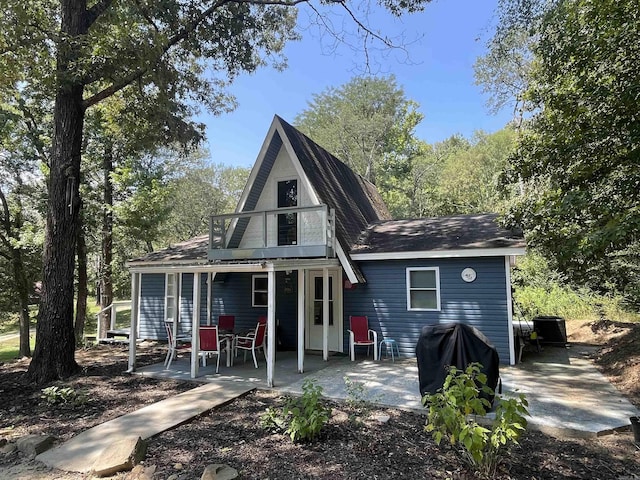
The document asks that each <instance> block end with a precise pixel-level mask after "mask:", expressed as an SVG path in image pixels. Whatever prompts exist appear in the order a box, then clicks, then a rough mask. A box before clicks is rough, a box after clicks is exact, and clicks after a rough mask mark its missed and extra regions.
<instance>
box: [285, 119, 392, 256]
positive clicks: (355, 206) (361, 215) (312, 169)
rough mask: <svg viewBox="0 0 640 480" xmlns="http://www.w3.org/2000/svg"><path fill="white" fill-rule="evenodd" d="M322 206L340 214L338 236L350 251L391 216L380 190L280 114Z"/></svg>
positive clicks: (338, 217) (337, 227)
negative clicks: (371, 228)
mask: <svg viewBox="0 0 640 480" xmlns="http://www.w3.org/2000/svg"><path fill="white" fill-rule="evenodd" d="M276 119H277V120H278V121H279V122H280V125H281V126H282V129H283V131H284V133H285V135H286V140H288V142H289V144H290V145H291V147H292V148H293V151H294V152H295V155H296V157H297V159H298V161H299V162H300V165H301V166H302V168H303V170H304V173H305V174H306V176H307V178H308V179H309V182H310V183H311V185H312V186H313V189H314V190H315V192H316V194H317V196H318V198H319V199H320V201H321V202H322V203H326V204H327V205H329V207H331V208H334V209H335V211H336V230H337V233H336V235H337V237H338V239H339V240H340V241H341V243H342V245H343V246H344V247H346V248H347V250H348V249H349V248H350V247H351V246H352V245H353V244H354V243H355V242H356V241H357V239H358V237H359V236H360V234H361V233H362V232H363V231H364V230H365V229H366V228H367V227H368V226H369V224H371V223H374V222H378V221H381V220H390V219H391V215H390V214H389V210H388V209H387V206H386V205H385V203H384V201H383V200H382V197H381V196H380V194H379V193H378V190H377V189H376V187H375V186H374V185H373V184H372V183H371V182H368V181H367V180H365V179H364V178H363V177H362V176H360V175H358V174H356V173H355V172H354V171H353V170H351V169H350V168H349V167H348V166H347V165H345V164H344V163H342V162H341V161H340V160H338V159H337V158H336V157H334V156H333V155H332V154H331V153H329V152H328V151H326V150H325V149H324V148H322V147H321V146H320V145H318V144H317V143H315V142H314V141H313V140H311V139H310V138H309V137H307V136H306V135H305V134H303V133H302V132H300V131H299V130H297V129H296V128H294V127H292V126H291V125H289V124H288V123H287V122H285V121H284V120H283V119H282V118H280V117H278V116H277V115H276Z"/></svg>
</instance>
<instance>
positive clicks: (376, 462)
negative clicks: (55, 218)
mask: <svg viewBox="0 0 640 480" xmlns="http://www.w3.org/2000/svg"><path fill="white" fill-rule="evenodd" d="M567 329H568V333H569V338H570V341H571V342H575V343H589V344H598V345H601V348H600V350H599V351H598V353H597V354H596V355H595V357H594V362H595V363H596V364H597V365H598V366H599V368H601V370H602V371H603V372H604V373H605V374H606V375H608V376H609V378H610V379H611V381H612V382H613V383H614V384H615V385H616V386H617V387H618V388H619V389H620V390H621V391H622V392H623V393H624V394H625V395H626V396H627V397H628V398H629V399H630V400H631V401H632V402H633V403H634V404H635V405H636V406H638V407H640V390H639V389H640V324H623V323H618V322H610V321H599V322H595V323H575V322H569V323H568V324H567ZM139 352H141V353H140V355H139V360H140V362H141V363H142V364H148V363H153V362H158V361H161V359H162V356H163V355H164V352H165V350H164V348H162V346H157V345H155V344H148V345H146V346H143V347H142V348H141V349H139ZM77 360H78V362H79V363H80V364H81V365H82V366H83V371H82V373H81V374H80V375H78V376H77V377H75V378H73V379H70V380H68V381H66V382H64V383H60V384H59V385H60V386H69V387H72V388H74V389H76V390H83V391H84V392H85V393H86V402H85V403H84V404H82V405H77V406H73V405H58V406H49V405H46V403H45V402H43V400H42V399H41V388H43V387H44V386H35V385H32V384H30V383H28V382H27V381H26V380H25V379H24V371H25V370H26V368H27V365H28V361H27V360H18V361H15V362H10V363H6V364H4V365H1V366H0V395H1V397H0V398H2V402H1V404H0V443H2V442H3V441H4V440H6V441H9V442H11V441H12V440H15V439H16V438H19V437H21V436H24V435H26V434H32V433H38V434H49V435H53V436H55V437H56V438H57V439H58V440H59V441H64V440H66V439H68V438H71V437H72V436H73V435H75V434H76V433H79V432H80V431H83V430H85V429H87V428H90V427H92V426H94V425H97V424H99V423H102V422H104V421H107V420H109V419H112V418H115V417H117V416H120V415H122V414H124V413H127V412H130V411H133V410H135V409H138V408H140V407H142V406H144V405H147V404H149V403H152V402H156V401H159V400H161V399H163V398H166V397H167V396H170V395H174V394H176V393H179V392H183V391H185V390H188V389H189V388H192V387H193V386H195V385H194V384H191V383H180V382H175V381H164V380H155V379H150V378H145V377H140V376H133V375H128V374H126V373H124V371H125V370H126V363H127V351H126V349H125V348H124V347H119V346H100V347H95V348H92V349H87V350H81V351H78V353H77ZM282 401H283V399H282V398H281V397H279V396H278V395H277V394H276V393H273V392H267V391H256V392H254V393H252V394H249V395H247V396H246V397H243V398H240V399H237V400H235V401H234V402H232V403H230V404H228V405H226V406H223V407H221V408H218V409H216V410H214V411H212V412H210V413H209V414H206V415H203V416H201V417H198V418H196V419H194V420H193V421H192V422H190V423H187V424H184V425H182V426H180V427H178V428H175V429H173V430H170V431H167V432H164V433H163V434H161V435H159V436H157V437H155V438H153V439H152V440H151V441H150V443H149V448H148V452H147V457H146V460H145V465H146V466H147V467H149V466H155V468H156V470H155V472H156V473H155V475H154V476H153V478H154V479H167V478H170V477H171V476H172V475H175V476H174V477H172V478H174V479H181V480H182V479H200V477H201V475H202V471H203V470H204V467H205V466H206V465H208V464H212V463H222V464H227V465H230V466H231V467H233V468H235V469H237V470H238V471H239V472H240V478H243V479H271V480H276V479H285V480H286V479H323V480H324V479H326V480H329V479H331V480H340V479H360V478H362V479H396V478H407V479H418V478H434V479H438V478H442V479H445V478H449V479H475V478H479V477H478V476H477V475H476V474H475V473H474V472H473V471H472V470H470V469H469V468H468V467H467V466H466V465H465V464H464V463H463V462H462V461H461V460H460V459H459V457H458V456H457V455H456V453H455V451H454V450H453V449H452V448H450V447H446V446H445V447H438V446H436V445H435V444H434V442H433V441H432V440H431V439H430V436H429V435H428V434H427V433H426V432H424V428H423V427H424V421H425V417H424V416H423V415H420V414H416V413H410V412H405V411H400V410H394V409H383V410H373V411H372V412H370V414H369V415H364V416H360V418H359V419H354V411H353V410H351V409H350V408H349V407H348V406H347V405H345V404H338V403H330V404H329V405H330V406H331V407H332V416H331V420H330V422H329V424H328V425H327V427H326V428H325V430H324V431H323V433H322V436H321V438H320V439H319V441H317V442H314V443H309V444H304V443H303V444H293V443H292V442H291V441H290V440H289V439H288V438H287V437H285V436H284V435H282V434H276V433H272V432H268V431H265V430H263V429H262V428H261V427H260V422H259V418H260V415H261V414H262V413H263V412H264V410H265V409H266V408H267V407H269V406H278V405H281V404H282ZM375 414H385V415H388V416H389V417H390V419H389V421H388V422H386V423H381V422H379V421H377V420H375V418H374V417H375ZM639 473H640V447H638V446H636V445H635V444H634V443H633V437H632V434H631V433H630V432H621V433H615V434H612V435H608V436H604V437H600V438H591V439H557V438H553V437H550V436H547V435H544V434H542V433H540V432H535V431H528V432H526V433H525V435H524V436H523V437H522V438H521V442H520V445H519V446H517V447H515V448H514V449H512V451H511V452H510V453H509V454H508V455H506V457H505V461H504V462H503V463H502V465H500V467H499V470H498V472H497V473H496V475H495V476H493V477H492V478H496V479H532V480H533V479H547V478H548V479H555V478H569V479H585V478H590V479H592V478H593V479H617V480H620V479H629V480H631V479H635V478H640V477H638V476H637V475H638V474H639ZM117 477H118V478H120V479H124V478H127V477H128V474H120V475H118V476H117ZM78 478H90V477H89V476H84V477H83V476H81V475H79V474H66V473H64V472H59V471H52V470H49V469H47V468H45V467H44V466H42V465H41V464H38V463H37V462H35V461H33V460H29V459H27V458H25V457H23V456H22V455H20V454H18V453H15V452H14V453H11V454H8V455H7V454H3V453H0V479H34V480H45V479H47V480H48V479H61V480H70V479H78Z"/></svg>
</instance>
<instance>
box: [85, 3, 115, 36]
mask: <svg viewBox="0 0 640 480" xmlns="http://www.w3.org/2000/svg"><path fill="white" fill-rule="evenodd" d="M112 3H113V0H100V1H99V2H98V3H96V4H95V5H94V6H93V7H91V8H90V9H88V10H87V29H89V28H91V25H93V24H94V23H95V22H96V20H98V18H100V15H102V14H103V13H104V12H105V11H106V10H107V9H108V8H109V7H110V6H111V4H112Z"/></svg>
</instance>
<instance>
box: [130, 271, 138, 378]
mask: <svg viewBox="0 0 640 480" xmlns="http://www.w3.org/2000/svg"><path fill="white" fill-rule="evenodd" d="M139 305H140V274H139V273H132V274H131V326H130V329H129V330H130V331H129V370H128V371H129V372H133V371H134V370H135V368H136V340H137V338H138V319H139V315H140V312H139V310H138V306H139Z"/></svg>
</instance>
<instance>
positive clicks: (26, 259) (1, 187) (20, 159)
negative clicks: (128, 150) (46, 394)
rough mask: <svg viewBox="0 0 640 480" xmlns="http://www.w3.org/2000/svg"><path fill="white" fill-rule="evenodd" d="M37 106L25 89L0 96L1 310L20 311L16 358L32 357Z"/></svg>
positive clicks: (37, 245)
mask: <svg viewBox="0 0 640 480" xmlns="http://www.w3.org/2000/svg"><path fill="white" fill-rule="evenodd" d="M42 106H43V104H42V102H41V101H40V100H39V99H37V98H34V97H33V96H32V95H31V92H29V91H28V89H23V90H22V91H21V92H20V94H19V95H6V96H5V95H3V97H2V99H1V100H0V257H1V258H2V259H3V260H4V263H5V264H6V266H7V267H8V268H7V269H6V271H7V273H8V275H7V276H6V277H4V280H5V281H4V282H3V284H2V285H0V290H4V292H6V293H7V294H9V298H8V299H7V302H6V303H5V305H4V306H3V307H4V308H3V309H6V311H17V312H19V319H20V320H19V326H20V343H19V354H20V355H21V356H30V355H31V347H30V343H29V333H30V317H29V303H30V301H31V299H32V298H33V297H34V294H35V291H34V290H35V289H34V285H35V283H36V280H37V278H38V277H37V273H36V272H37V270H38V268H39V267H40V265H41V264H40V255H41V248H42V237H41V235H40V233H41V230H42V229H41V225H40V224H41V221H42V217H41V215H40V212H39V205H38V199H40V198H41V196H42V190H43V185H42V175H41V174H40V172H39V170H38V167H37V165H38V162H39V161H43V160H46V157H45V155H44V151H45V149H46V147H45V145H46V143H45V141H44V140H43V131H44V129H46V122H44V121H43V122H42V123H39V122H38V120H41V119H42V117H41V115H40V111H41V108H42Z"/></svg>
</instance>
